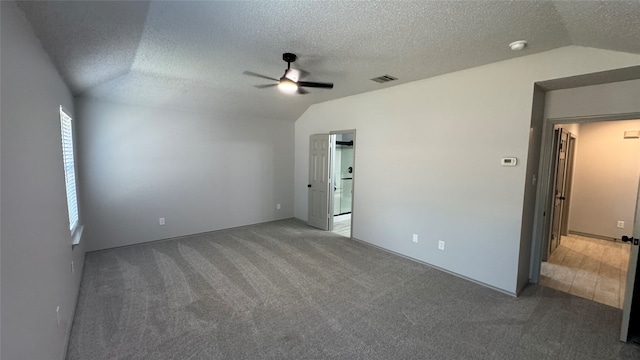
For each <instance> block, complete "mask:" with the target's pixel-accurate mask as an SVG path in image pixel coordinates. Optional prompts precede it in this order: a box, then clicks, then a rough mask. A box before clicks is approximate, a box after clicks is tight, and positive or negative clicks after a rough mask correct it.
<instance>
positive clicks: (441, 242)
mask: <svg viewBox="0 0 640 360" xmlns="http://www.w3.org/2000/svg"><path fill="white" fill-rule="evenodd" d="M438 249H439V250H443V251H444V241H442V240H440V241H438Z"/></svg>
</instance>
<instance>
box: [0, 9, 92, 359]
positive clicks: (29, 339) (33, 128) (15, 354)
mask: <svg viewBox="0 0 640 360" xmlns="http://www.w3.org/2000/svg"><path fill="white" fill-rule="evenodd" d="M0 6H1V9H2V11H1V12H2V14H1V16H2V21H1V27H2V31H1V33H2V35H1V42H0V45H1V51H0V53H1V61H0V62H1V68H0V77H1V84H2V85H1V93H2V100H1V114H0V117H1V118H2V123H1V125H0V129H1V131H0V136H1V141H0V146H1V166H0V168H1V171H0V174H1V182H0V184H1V194H2V201H1V206H0V208H1V216H0V217H1V222H2V229H1V230H0V233H1V237H2V244H1V245H0V248H1V249H2V250H1V257H2V260H1V262H0V263H1V266H2V268H1V274H2V275H1V277H2V279H1V280H2V285H1V288H2V291H1V296H2V298H1V308H0V314H1V322H0V325H1V328H2V340H1V343H2V353H1V354H0V357H1V358H2V359H6V360H14V359H39V360H40V359H43V360H44V359H61V358H63V356H64V351H65V348H66V343H67V339H68V333H69V329H70V324H71V320H72V315H73V311H74V308H75V301H76V298H77V291H78V287H79V283H80V276H81V272H82V264H83V261H84V252H83V245H84V244H83V243H81V245H80V246H79V247H76V248H75V249H73V250H72V248H71V235H70V233H69V219H68V213H67V203H66V193H65V181H64V171H63V161H62V143H61V139H60V119H59V115H58V108H59V106H60V105H63V106H65V107H66V108H67V109H70V110H73V98H72V96H71V93H70V92H69V90H68V89H67V87H66V86H65V84H64V83H63V81H62V79H61V78H60V76H59V75H58V73H57V72H56V70H55V68H54V67H53V65H52V64H51V62H50V60H49V58H48V56H47V55H46V54H45V52H44V50H43V49H42V48H41V46H40V43H39V42H38V40H37V39H36V37H35V36H34V34H33V33H32V31H31V28H30V26H29V24H28V23H27V21H26V20H25V19H24V17H23V14H22V13H21V12H20V11H19V10H18V9H17V7H16V5H15V3H13V2H5V1H3V2H1V4H0ZM72 112H73V111H72ZM71 261H74V263H75V265H76V266H75V270H76V271H75V274H72V273H71ZM57 306H60V320H61V323H60V326H58V325H57V323H56V307H57Z"/></svg>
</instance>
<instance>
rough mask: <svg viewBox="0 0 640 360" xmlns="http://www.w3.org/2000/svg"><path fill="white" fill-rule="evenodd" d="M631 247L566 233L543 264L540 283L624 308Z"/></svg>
mask: <svg viewBox="0 0 640 360" xmlns="http://www.w3.org/2000/svg"><path fill="white" fill-rule="evenodd" d="M629 250H630V247H629V245H628V244H626V243H622V242H613V241H607V240H601V239H594V238H589V237H585V236H578V235H573V234H571V235H569V236H563V237H562V239H561V241H560V246H559V247H558V248H557V249H556V251H554V252H553V254H551V257H550V258H549V260H548V261H547V262H543V263H542V269H541V273H540V284H541V285H544V286H548V287H550V288H554V289H556V290H560V291H564V292H568V293H570V294H573V295H576V296H580V297H583V298H587V299H590V300H593V301H596V302H599V303H603V304H606V305H609V306H613V307H617V308H622V305H623V301H624V291H625V283H626V279H627V267H628V265H629Z"/></svg>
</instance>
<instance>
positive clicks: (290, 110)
mask: <svg viewBox="0 0 640 360" xmlns="http://www.w3.org/2000/svg"><path fill="white" fill-rule="evenodd" d="M18 6H19V7H20V8H21V9H22V10H23V11H24V13H25V14H26V17H27V19H28V20H29V21H30V22H31V25H32V27H33V28H34V31H35V32H36V35H37V36H38V37H39V38H40V40H41V42H42V44H43V46H44V48H45V50H46V51H47V52H48V53H49V55H50V56H51V58H52V60H53V62H54V64H55V65H56V66H57V68H58V69H59V71H60V73H61V75H62V76H63V78H64V79H65V81H66V82H67V84H68V85H69V87H70V88H71V90H72V91H73V92H74V94H76V95H78V96H87V97H94V98H100V99H105V100H109V101H115V102H124V103H132V104H143V105H151V106H167V107H177V108H184V109H194V110H198V111H205V112H215V113H216V114H226V116H228V117H230V118H233V119H243V118H273V119H282V120H288V121H295V120H296V119H297V118H298V117H299V116H300V115H301V114H302V113H303V112H304V111H305V110H306V109H307V107H308V106H310V105H311V104H314V103H318V102H322V101H327V100H331V99H336V98H341V97H345V96H349V95H354V94H358V93H362V92H366V91H371V90H376V89H381V88H384V87H388V86H394V85H397V84H402V83H406V82H409V81H415V80H419V79H424V78H428V77H432V76H436V75H440V74H444V73H448V72H453V71H456V70H461V69H465V68H470V67H474V66H479V65H483V64H488V63H492V62H496V61H501V60H506V59H510V58H513V57H517V56H524V55H530V54H533V53H537V52H541V51H546V50H550V49H554V48H558V47H562V46H567V45H581V46H588V47H595V48H602V49H609V50H616V51H624V52H631V53H640V26H639V25H638V24H640V1H593V2H585V1H509V2H505V1H387V2H378V1H371V2H362V1H287V2H280V1H258V2H244V1H243V2H240V1H212V2H202V1H200V2H196V1H193V2H192V1H157V2H156V1H152V2H147V1H42V2H40V1H20V2H19V3H18ZM520 39H526V40H528V42H529V45H528V46H527V47H526V48H525V49H524V50H523V51H519V52H515V51H511V50H510V49H509V48H508V46H507V45H508V44H509V43H510V42H512V41H514V40H520ZM284 52H294V53H296V54H297V55H298V56H299V58H298V61H296V62H295V63H294V64H293V65H292V67H295V68H302V69H304V70H306V71H308V72H310V73H311V74H310V75H309V76H308V78H306V79H305V80H308V81H323V82H333V83H335V88H334V89H333V90H325V89H310V93H309V94H307V95H287V94H283V93H281V92H279V91H278V90H277V89H276V88H267V89H258V88H256V87H254V85H261V84H268V83H269V81H268V80H262V79H259V78H255V77H249V76H246V75H243V72H244V71H253V72H256V73H260V74H264V75H267V76H269V77H273V78H279V77H280V76H282V74H283V73H284V69H285V68H286V63H285V62H283V61H282V53H284ZM385 74H389V75H392V76H395V77H397V78H398V80H397V81H393V82H390V83H386V84H378V83H376V82H373V81H371V80H370V79H371V78H374V77H377V76H381V75H385Z"/></svg>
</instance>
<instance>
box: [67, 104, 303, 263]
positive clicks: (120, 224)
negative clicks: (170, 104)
mask: <svg viewBox="0 0 640 360" xmlns="http://www.w3.org/2000/svg"><path fill="white" fill-rule="evenodd" d="M77 109H78V114H79V118H80V119H81V123H80V125H79V127H78V129H79V140H80V142H79V148H80V153H81V155H82V156H81V158H80V168H81V176H82V179H83V190H84V191H83V192H82V195H83V209H84V214H85V235H86V237H87V239H88V250H98V249H105V248H111V247H116V246H122V245H130V244H136V243H141V242H145V241H151V240H158V239H166V238H171V237H176V236H183V235H189V234H196V233H202V232H207V231H212V230H218V229H223V228H230V227H236V226H241V225H247V224H253V223H260V222H265V221H271V220H276V219H283V218H289V217H291V216H292V215H293V193H292V191H291V189H292V187H293V158H294V156H293V151H294V144H293V142H292V139H293V133H294V125H293V124H292V123H290V122H286V121H274V120H267V119H234V118H229V117H227V116H225V115H224V114H198V113H191V112H186V111H180V110H172V109H159V108H148V107H136V106H126V105H118V104H112V103H105V102H100V101H96V100H81V101H79V102H78V104H77ZM277 203H280V204H281V209H280V210H277V209H276V204H277ZM160 217H164V218H165V220H166V224H165V225H164V226H161V225H159V221H158V219H159V218H160Z"/></svg>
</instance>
